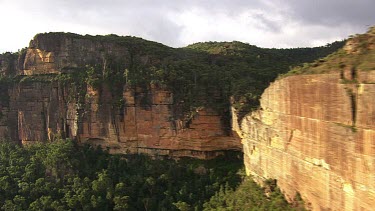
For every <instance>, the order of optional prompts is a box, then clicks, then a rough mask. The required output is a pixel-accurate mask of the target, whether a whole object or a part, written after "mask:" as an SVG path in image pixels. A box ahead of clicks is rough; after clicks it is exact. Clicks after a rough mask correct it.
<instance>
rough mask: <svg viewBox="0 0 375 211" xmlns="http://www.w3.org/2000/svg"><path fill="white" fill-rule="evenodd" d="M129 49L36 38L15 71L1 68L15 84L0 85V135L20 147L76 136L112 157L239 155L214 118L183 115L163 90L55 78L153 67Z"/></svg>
mask: <svg viewBox="0 0 375 211" xmlns="http://www.w3.org/2000/svg"><path fill="white" fill-rule="evenodd" d="M134 48H135V47H134V46H131V45H123V44H119V43H117V42H107V41H101V40H97V39H94V38H93V37H91V38H90V39H84V38H82V37H81V36H65V35H64V34H55V35H43V34H42V35H38V36H37V37H35V38H34V40H32V41H31V42H30V47H29V48H27V49H26V51H25V53H24V55H23V56H20V59H18V63H16V64H17V65H18V66H19V67H20V68H13V69H10V68H9V67H6V68H4V71H3V72H5V71H8V72H12V71H13V72H12V74H13V75H19V76H17V77H16V78H15V79H13V80H18V81H17V82H14V81H13V82H9V83H6V85H4V83H3V84H2V86H0V88H1V90H0V91H1V96H0V97H2V100H1V102H0V111H1V116H0V137H1V138H7V139H11V140H13V141H16V142H21V143H23V144H29V143H33V142H37V141H53V140H55V139H56V138H76V139H77V140H78V141H79V142H80V143H89V144H93V145H101V146H102V147H103V148H108V149H109V150H110V152H113V153H147V154H151V155H169V156H191V157H198V158H212V157H215V156H217V155H219V154H223V153H224V151H226V150H236V151H239V150H241V145H240V142H239V139H237V138H234V137H232V136H231V135H230V134H229V133H228V131H230V126H229V124H225V121H223V118H224V116H223V115H222V114H219V113H218V112H216V111H212V110H210V109H206V108H199V109H197V110H196V111H195V112H193V113H191V114H190V116H189V117H186V116H184V115H182V114H181V112H179V106H178V105H177V103H176V102H175V97H174V93H173V92H172V91H170V90H168V89H167V88H165V87H160V86H157V85H151V86H147V87H143V88H141V87H137V88H135V87H134V86H128V85H125V84H122V85H123V86H121V87H118V84H115V82H112V81H106V82H105V83H104V82H103V83H100V84H96V86H94V85H95V84H94V85H89V84H82V83H81V82H79V81H76V82H74V81H72V80H65V81H64V80H57V79H56V77H60V78H62V77H65V75H64V74H65V73H72V75H73V76H74V75H79V74H80V72H79V71H83V70H82V69H84V68H85V67H87V66H88V65H90V66H91V67H96V66H98V65H99V66H101V67H104V68H103V73H102V74H103V75H104V74H107V72H108V71H110V70H109V68H114V67H113V66H114V65H113V64H119V65H121V68H123V69H127V68H131V67H132V65H134V63H138V64H140V65H144V66H146V65H148V64H152V63H157V62H159V61H158V58H157V57H153V56H150V55H147V54H146V53H144V52H142V49H134ZM164 48H167V47H166V46H164ZM109 63H111V65H112V66H110V65H108V64H109ZM8 66H9V65H8ZM4 67H5V65H4ZM106 68H107V70H106ZM106 71H107V72H106ZM8 75H9V73H8ZM95 77H97V76H95ZM98 77H99V76H98ZM100 77H101V76H100ZM78 79H79V80H81V81H82V80H86V78H78ZM94 79H95V78H94ZM114 87H115V88H114Z"/></svg>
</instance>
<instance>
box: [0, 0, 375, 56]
mask: <svg viewBox="0 0 375 211" xmlns="http://www.w3.org/2000/svg"><path fill="white" fill-rule="evenodd" d="M374 8H375V0H186V1H185V0H133V1H130V0H32V1H30V0H0V20H1V22H0V29H1V31H0V52H4V51H17V50H18V49H20V48H22V47H26V46H28V43H29V41H30V39H32V38H33V36H34V35H35V34H37V33H41V32H51V31H64V32H74V33H78V34H92V35H96V34H103V35H104V34H118V35H133V36H138V37H142V38H145V39H148V40H153V41H157V42H161V43H163V44H166V45H169V46H173V47H182V46H186V45H188V44H191V43H195V42H202V41H233V40H238V41H242V42H247V43H249V44H252V45H257V46H260V47H276V48H285V47H307V46H319V45H325V44H327V43H329V42H332V41H335V40H342V39H344V38H347V37H348V36H349V35H351V34H356V33H364V32H366V31H367V29H368V28H369V27H370V26H372V25H375V12H374Z"/></svg>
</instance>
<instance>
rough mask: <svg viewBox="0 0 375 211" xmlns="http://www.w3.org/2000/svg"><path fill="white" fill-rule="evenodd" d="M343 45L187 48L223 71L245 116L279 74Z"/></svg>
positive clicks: (232, 44)
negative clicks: (291, 47) (207, 57)
mask: <svg viewBox="0 0 375 211" xmlns="http://www.w3.org/2000/svg"><path fill="white" fill-rule="evenodd" d="M343 44H344V41H337V42H334V43H331V44H327V45H326V46H323V47H316V48H295V49H267V48H259V47H256V46H253V45H249V44H245V43H241V42H236V41H234V42H207V43H196V44H193V45H189V46H187V48H190V49H195V50H199V51H204V52H207V53H209V58H210V59H211V64H212V65H214V66H219V67H220V68H221V69H222V72H224V75H222V76H221V78H222V80H224V81H223V83H224V84H228V86H229V88H228V89H229V90H230V92H229V95H230V96H233V97H234V103H235V104H234V106H235V108H237V109H238V111H239V112H242V113H244V114H245V113H247V112H248V111H250V110H251V109H254V108H256V107H257V106H258V105H259V97H260V95H261V94H262V93H263V90H264V89H265V88H266V87H268V85H269V83H270V82H272V81H273V80H274V79H275V78H276V77H277V76H278V75H279V74H283V73H286V72H287V71H289V70H290V69H291V68H292V67H294V66H298V65H299V64H301V63H304V62H311V61H314V60H316V59H318V58H321V57H324V56H327V55H328V54H330V53H332V52H335V51H336V50H337V49H339V48H341V47H342V46H343Z"/></svg>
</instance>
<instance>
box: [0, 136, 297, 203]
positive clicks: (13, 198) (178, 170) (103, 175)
mask: <svg viewBox="0 0 375 211" xmlns="http://www.w3.org/2000/svg"><path fill="white" fill-rule="evenodd" d="M0 204H1V209H2V210H243V209H244V207H246V210H303V208H302V207H303V202H302V201H301V200H300V199H297V200H295V202H294V203H293V204H288V203H287V201H286V200H285V199H284V197H283V195H282V193H281V192H280V190H279V189H278V188H277V185H276V182H275V181H273V180H267V181H266V182H265V185H264V186H263V187H260V186H258V185H257V184H256V183H254V182H253V181H252V180H251V179H250V178H248V177H245V174H244V167H243V163H242V155H241V154H240V153H238V152H237V153H236V152H232V153H230V152H228V153H227V154H226V155H225V156H222V157H218V158H216V159H212V160H198V159H192V158H180V159H178V160H174V159H169V158H158V159H152V158H150V157H148V156H144V155H111V154H109V153H108V152H107V151H106V150H103V149H101V148H100V147H98V148H93V147H92V146H89V145H84V146H78V145H77V144H76V142H74V141H71V140H59V141H56V142H52V143H46V144H36V145H31V146H25V147H21V146H19V145H15V144H12V143H9V142H4V141H2V142H0Z"/></svg>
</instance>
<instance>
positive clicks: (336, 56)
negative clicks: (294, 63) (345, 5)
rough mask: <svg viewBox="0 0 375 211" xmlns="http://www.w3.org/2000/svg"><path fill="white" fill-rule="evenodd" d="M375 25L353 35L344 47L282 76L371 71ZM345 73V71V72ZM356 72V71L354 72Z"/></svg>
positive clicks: (373, 55)
mask: <svg viewBox="0 0 375 211" xmlns="http://www.w3.org/2000/svg"><path fill="white" fill-rule="evenodd" d="M374 35H375V27H372V28H370V29H369V31H368V32H367V33H366V34H361V35H356V36H351V37H350V38H349V39H348V40H347V42H346V45H345V47H344V48H341V49H339V50H337V51H336V52H334V53H332V54H330V55H328V56H327V57H325V58H320V59H318V60H316V61H314V62H312V63H304V64H303V65H301V66H298V67H295V68H293V69H292V70H291V71H289V72H288V73H286V74H284V75H282V76H281V77H286V76H290V75H300V74H322V73H332V72H337V71H342V72H343V71H344V69H352V70H350V71H353V72H358V71H369V70H374V68H375V51H374V49H375V44H374V43H375V36H374ZM343 74H344V73H343ZM353 74H355V73H353Z"/></svg>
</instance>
